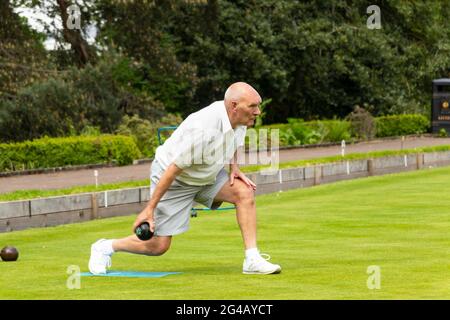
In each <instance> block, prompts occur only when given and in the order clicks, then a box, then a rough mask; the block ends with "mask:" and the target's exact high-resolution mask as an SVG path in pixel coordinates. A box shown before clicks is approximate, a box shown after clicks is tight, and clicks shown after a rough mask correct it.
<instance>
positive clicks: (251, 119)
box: [224, 82, 262, 129]
mask: <svg viewBox="0 0 450 320" xmlns="http://www.w3.org/2000/svg"><path fill="white" fill-rule="evenodd" d="M261 101H262V99H261V96H260V95H259V93H258V91H256V90H255V89H254V88H253V87H252V86H251V85H249V84H247V83H245V82H236V83H233V84H232V85H231V86H229V87H228V89H227V91H226V92H225V98H224V104H225V108H226V109H227V114H228V117H229V119H230V123H231V126H232V128H233V129H234V128H235V127H236V126H238V125H242V126H247V127H248V126H252V125H254V124H255V119H256V117H257V116H258V115H260V114H261V110H260V109H259V105H260V104H261Z"/></svg>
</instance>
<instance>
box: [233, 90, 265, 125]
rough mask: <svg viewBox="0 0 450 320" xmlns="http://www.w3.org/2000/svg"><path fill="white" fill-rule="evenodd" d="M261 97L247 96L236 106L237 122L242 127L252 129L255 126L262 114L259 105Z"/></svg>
mask: <svg viewBox="0 0 450 320" xmlns="http://www.w3.org/2000/svg"><path fill="white" fill-rule="evenodd" d="M260 104H261V97H260V96H259V95H256V94H253V95H246V96H245V97H244V98H243V99H241V101H240V102H238V103H237V104H236V115H237V122H238V124H239V125H241V126H247V127H251V126H253V125H254V124H255V121H256V117H257V116H259V115H260V114H261V110H260V109H259V105H260Z"/></svg>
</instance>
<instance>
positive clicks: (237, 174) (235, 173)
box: [230, 165, 256, 190]
mask: <svg viewBox="0 0 450 320" xmlns="http://www.w3.org/2000/svg"><path fill="white" fill-rule="evenodd" d="M236 178H237V179H240V180H242V181H243V182H244V183H245V184H246V185H247V186H248V187H249V188H250V189H252V190H256V184H255V183H254V182H253V181H252V180H250V179H249V178H247V177H246V176H245V174H243V173H242V171H241V170H240V169H239V167H238V166H237V165H231V168H230V186H232V185H233V184H234V179H236Z"/></svg>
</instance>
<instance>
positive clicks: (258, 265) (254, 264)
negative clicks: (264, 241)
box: [242, 253, 281, 274]
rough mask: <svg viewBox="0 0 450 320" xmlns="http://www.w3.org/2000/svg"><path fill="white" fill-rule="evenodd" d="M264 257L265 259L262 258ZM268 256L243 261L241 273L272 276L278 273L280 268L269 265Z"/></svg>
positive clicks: (257, 256) (276, 265) (275, 265)
mask: <svg viewBox="0 0 450 320" xmlns="http://www.w3.org/2000/svg"><path fill="white" fill-rule="evenodd" d="M263 256H265V257H263ZM269 259H270V256H269V255H268V254H264V253H262V254H260V255H256V256H253V257H251V258H246V259H244V264H243V266H242V270H243V271H242V273H244V274H274V273H280V272H281V267H280V266H279V265H278V264H273V263H270V262H269V261H267V260H269Z"/></svg>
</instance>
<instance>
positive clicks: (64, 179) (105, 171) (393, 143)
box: [0, 137, 450, 193]
mask: <svg viewBox="0 0 450 320" xmlns="http://www.w3.org/2000/svg"><path fill="white" fill-rule="evenodd" d="M444 144H450V138H434V137H407V138H406V139H405V141H403V142H402V140H401V139H389V140H373V141H370V142H361V143H357V144H351V145H347V146H346V149H345V151H346V154H349V153H359V152H368V151H377V150H400V149H402V148H404V149H411V148H415V147H424V146H436V145H444ZM340 154H341V146H340V145H338V146H328V147H316V148H298V149H286V150H280V155H279V156H280V162H285V161H293V160H301V159H313V158H321V157H326V156H333V155H340ZM149 169H150V164H149V163H144V164H138V165H130V166H124V167H108V168H99V169H97V170H98V174H99V176H98V181H99V183H114V182H122V181H131V180H142V179H146V178H148V176H149ZM89 184H95V180H94V170H93V169H81V170H76V171H61V172H56V173H45V174H34V175H25V176H11V177H3V178H0V193H7V192H12V191H16V190H27V189H41V190H43V189H61V188H67V187H72V186H82V185H89Z"/></svg>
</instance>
